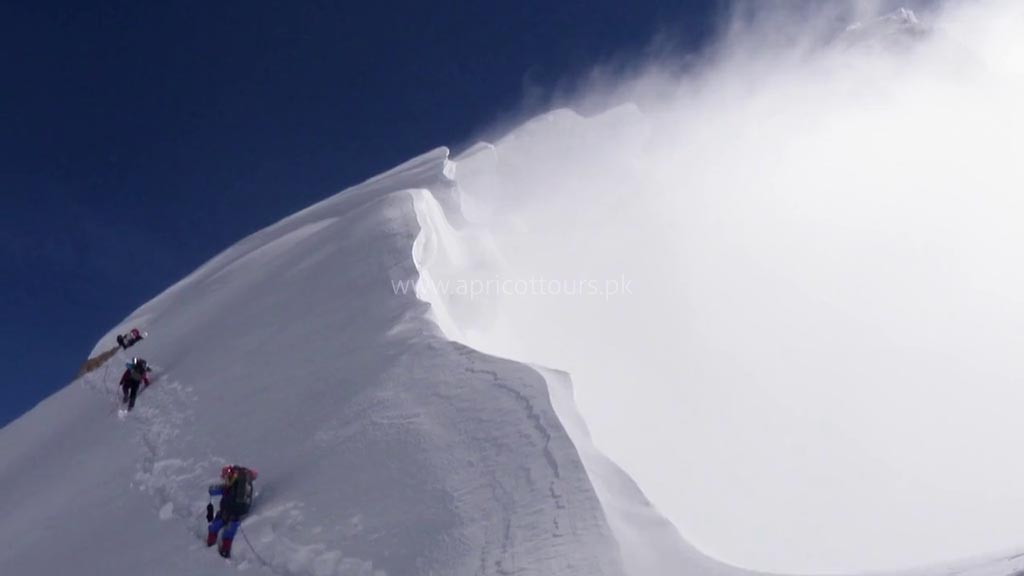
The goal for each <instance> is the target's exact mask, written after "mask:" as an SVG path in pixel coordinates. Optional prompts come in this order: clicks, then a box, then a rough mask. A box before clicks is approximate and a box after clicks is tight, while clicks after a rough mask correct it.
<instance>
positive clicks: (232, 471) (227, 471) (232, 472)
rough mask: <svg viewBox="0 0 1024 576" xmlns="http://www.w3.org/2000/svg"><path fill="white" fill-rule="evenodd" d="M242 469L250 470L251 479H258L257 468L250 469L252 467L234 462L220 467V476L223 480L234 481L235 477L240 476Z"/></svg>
mask: <svg viewBox="0 0 1024 576" xmlns="http://www.w3.org/2000/svg"><path fill="white" fill-rule="evenodd" d="M242 470H246V471H248V472H249V479H250V480H255V479H256V471H255V470H250V469H247V468H243V467H242V466H235V465H234V464H232V465H230V466H225V467H223V468H221V469H220V477H221V479H222V480H226V481H228V482H234V480H235V478H237V477H238V473H239V472H241V471H242Z"/></svg>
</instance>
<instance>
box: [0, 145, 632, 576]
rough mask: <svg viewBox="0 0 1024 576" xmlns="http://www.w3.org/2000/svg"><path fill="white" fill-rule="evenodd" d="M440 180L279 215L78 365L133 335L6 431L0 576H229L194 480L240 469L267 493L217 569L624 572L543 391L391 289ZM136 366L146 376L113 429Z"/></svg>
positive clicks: (402, 174)
mask: <svg viewBox="0 0 1024 576" xmlns="http://www.w3.org/2000/svg"><path fill="white" fill-rule="evenodd" d="M446 170H447V171H449V173H450V165H449V163H448V161H447V150H444V149H439V150H436V151H434V152H431V153H429V154H426V155H424V156H422V157H419V158H417V159H414V160H412V161H410V162H408V163H406V164H404V165H402V166H400V167H398V168H396V169H395V170H393V171H391V172H389V173H387V174H385V175H383V176H381V177H378V178H375V179H373V180H370V181H368V182H366V183H364V184H362V185H360V186H358V187H356V188H353V189H350V190H348V191H345V192H343V193H340V194H338V195H337V196H335V197H333V198H331V199H328V200H326V201H324V202H321V203H320V204H317V205H316V206H313V207H311V208H309V209H307V210H304V211H302V212H300V213H298V214H296V215H294V216H292V217H290V218H286V219H285V220H282V221H281V222H279V223H277V224H275V225H273V226H271V227H269V228H267V229H265V230H263V231H260V232H258V233H256V234H253V235H252V236H250V237H248V238H246V239H244V240H243V241H241V242H239V243H238V244H237V245H235V246H233V247H231V248H230V249H228V250H226V251H225V252H223V253H222V254H220V255H219V256H217V257H216V258H214V259H213V260H211V261H210V262H208V263H207V264H205V265H204V266H202V267H201V268H200V269H198V270H197V271H195V272H194V273H193V274H191V275H190V276H188V277H187V278H185V279H184V280H182V281H181V282H179V283H178V284H176V285H174V286H172V287H171V288H169V289H168V290H167V291H165V292H164V293H163V294H161V295H160V296H158V297H157V298H155V299H153V300H152V301H151V302H149V303H147V304H146V305H144V306H142V307H141V308H140V309H139V310H137V311H136V312H135V313H133V314H132V315H131V316H129V317H128V318H126V319H125V321H124V322H123V323H121V324H120V325H118V326H115V327H113V328H112V329H111V331H110V333H109V334H107V335H106V336H105V337H104V338H102V339H101V340H100V341H99V342H98V343H97V344H96V348H95V350H94V353H97V352H99V351H102V350H104V349H107V348H109V346H110V344H111V342H113V340H114V337H115V335H116V334H117V333H119V332H124V331H126V330H127V329H130V328H132V327H138V328H140V329H144V330H147V331H148V332H149V333H150V337H149V338H147V339H146V340H145V341H143V342H142V343H140V344H139V345H137V346H135V347H133V348H132V349H131V350H129V351H127V352H122V353H120V354H119V355H118V356H117V357H115V359H114V360H112V361H111V362H110V363H109V364H108V366H106V367H104V368H101V369H99V370H97V371H95V372H93V373H91V374H89V375H86V376H84V377H83V378H81V379H79V380H78V381H76V382H74V383H72V384H71V385H70V386H68V387H67V388H65V389H64V390H62V391H61V392H59V393H57V394H55V395H54V396H52V397H51V398H49V399H47V400H46V401H44V402H42V403H41V404H40V405H39V406H37V407H36V408H35V409H34V410H32V411H31V412H29V413H28V414H26V415H24V416H23V417H22V418H20V419H18V420H17V421H15V422H13V423H11V424H10V425H8V426H7V427H5V428H4V430H3V433H2V434H0V485H2V486H4V490H3V491H2V493H0V512H2V516H3V518H4V521H3V522H2V523H0V542H3V547H2V548H0V567H2V569H0V572H2V573H3V574H56V573H67V572H68V571H69V570H72V569H73V570H76V571H77V572H79V573H81V571H82V570H85V572H87V573H95V574H112V575H116V574H140V573H142V574H195V573H215V572H223V571H224V570H225V569H226V568H225V565H224V561H223V560H221V559H220V558H219V557H217V556H216V554H215V553H214V552H213V551H211V550H207V549H206V548H205V545H204V543H203V542H202V541H201V538H202V536H203V534H204V530H205V522H204V520H203V519H202V514H203V511H204V508H205V505H206V502H207V499H206V496H205V488H206V485H207V484H208V483H210V482H211V481H213V480H215V479H216V473H217V471H218V470H219V469H220V467H221V466H223V465H224V464H227V463H240V464H244V465H247V466H252V467H254V468H255V469H257V470H258V471H259V473H260V478H259V480H258V481H257V483H256V486H257V504H256V507H255V509H254V511H253V513H252V514H251V515H250V517H249V518H248V519H247V520H246V521H245V522H244V523H243V530H244V537H245V538H247V539H248V543H247V542H246V541H245V539H244V538H243V537H242V536H241V535H240V537H239V539H238V541H237V542H236V544H235V547H234V559H233V560H232V561H231V564H230V565H229V566H237V567H238V568H239V569H244V570H247V571H250V572H252V573H277V574H316V575H327V574H345V575H349V574H360V575H362V574H365V575H374V576H378V575H383V574H390V575H405V574H409V575H416V574H423V575H426V574H538V575H577V574H579V575H583V574H587V575H599V574H609V575H613V574H621V573H623V564H622V560H621V557H620V554H619V549H618V546H617V544H616V542H615V540H614V539H613V536H612V533H611V531H610V529H609V526H608V522H607V520H606V517H605V514H604V511H603V509H602V507H601V505H600V503H599V501H598V499H597V495H596V493H595V490H594V488H593V487H592V484H591V482H590V481H589V479H588V477H587V474H586V471H585V470H584V467H583V464H582V462H581V459H580V457H579V454H578V452H577V448H576V446H575V445H574V444H573V442H572V441H571V440H570V438H569V436H568V435H567V433H566V431H565V429H564V427H563V426H562V425H561V424H560V422H559V419H558V416H557V415H556V413H555V411H554V409H553V407H552V403H551V400H550V398H549V395H548V388H547V385H546V381H545V379H544V378H543V377H542V376H541V375H540V374H539V373H538V371H536V370H534V369H532V368H530V367H529V366H526V365H523V364H518V363H515V362H511V361H508V360H502V359H499V358H494V357H489V356H486V355H484V354H481V353H478V352H475V351H473V350H471V349H470V348H468V347H466V346H464V345H461V344H458V343H455V342H452V341H449V340H448V339H447V338H445V337H444V336H443V334H442V332H441V331H440V330H439V328H438V326H437V325H436V324H435V323H434V322H433V321H432V320H431V317H430V315H429V306H428V305H427V304H426V303H424V302H423V301H421V300H420V299H418V298H417V297H416V294H415V293H414V292H409V293H402V292H401V291H398V290H395V289H393V284H392V282H393V281H402V280H407V279H410V278H412V279H415V278H416V276H417V270H416V268H415V265H414V261H413V246H414V243H415V242H416V240H417V237H418V234H419V228H418V225H417V210H416V199H415V198H416V195H421V196H423V197H427V196H429V198H430V201H431V202H434V203H435V204H436V202H437V201H436V200H434V199H435V198H441V199H442V201H445V202H449V201H450V193H451V190H452V183H451V181H450V179H449V178H448V176H447V175H446ZM446 195H449V197H447V198H446ZM129 355H140V356H143V357H146V358H148V359H149V360H150V362H151V363H152V364H153V365H154V366H155V367H156V370H155V376H154V383H153V385H152V386H151V387H150V388H149V389H147V390H144V391H143V392H142V393H141V395H140V397H139V401H138V404H137V407H136V410H135V411H134V412H133V413H132V414H130V415H129V416H128V418H127V419H125V420H124V421H119V420H118V418H117V417H116V416H115V409H116V406H117V391H116V383H117V380H118V378H119V376H120V372H121V371H122V370H123V363H124V361H125V360H126V359H127V357H128V356H129ZM250 543H251V547H250V546H249V544H250Z"/></svg>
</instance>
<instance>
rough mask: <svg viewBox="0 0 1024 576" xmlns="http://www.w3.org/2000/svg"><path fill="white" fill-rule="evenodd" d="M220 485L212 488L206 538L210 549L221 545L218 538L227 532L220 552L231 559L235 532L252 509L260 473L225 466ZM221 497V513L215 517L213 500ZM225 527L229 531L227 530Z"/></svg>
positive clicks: (207, 508)
mask: <svg viewBox="0 0 1024 576" xmlns="http://www.w3.org/2000/svg"><path fill="white" fill-rule="evenodd" d="M220 478H221V483H220V484H214V485H213V486H210V489H209V493H210V498H211V500H210V503H209V504H207V505H206V520H207V521H208V522H209V523H210V526H209V531H208V533H207V535H206V545H207V546H213V545H214V544H216V543H217V534H218V533H219V532H220V531H221V529H224V534H223V536H221V539H220V547H219V548H218V549H217V551H218V552H220V555H221V556H223V557H225V558H230V557H231V543H232V542H233V541H234V539H235V532H238V527H239V525H241V523H242V518H243V517H244V516H245V515H246V514H248V513H249V508H251V507H252V494H253V491H252V481H253V480H255V479H256V471H255V470H250V469H248V468H244V467H242V466H225V467H224V468H223V469H221V471H220ZM214 496H220V509H219V510H218V511H217V515H216V516H214V514H213V500H212V499H213V497H214ZM225 526H226V527H227V528H225Z"/></svg>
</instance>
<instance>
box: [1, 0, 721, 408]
mask: <svg viewBox="0 0 1024 576" xmlns="http://www.w3.org/2000/svg"><path fill="white" fill-rule="evenodd" d="M718 13H719V3H718V2H716V1H715V0H693V1H685V0H677V1H654V0H650V1H646V0H634V1H633V2H629V3H626V2H621V1H612V0H586V1H565V0H563V1H532V0H513V1H480V2H470V1H465V2H443V1H435V2H421V1H406V2H374V1H370V2H358V3H357V2H341V1H338V2H323V1H297V2H284V1H281V2H267V1H252V0H246V1H228V2H221V1H218V2H193V1H179V2H165V3H151V2H137V1H128V2H99V3H97V2H73V1H69V2H35V1H26V2H13V3H12V2H0V74H2V84H0V86H2V88H0V198H2V202H3V204H2V207H0V287H2V294H0V296H2V298H0V330H2V332H0V338H2V342H0V346H2V350H3V351H2V353H0V424H5V423H7V422H9V421H10V420H11V419H13V418H15V417H17V416H18V415H19V414H21V413H23V412H24V411H26V410H28V409H30V408H31V407H32V406H33V405H35V404H36V403H37V402H39V401H40V400H42V399H43V398H45V397H46V396H48V395H49V394H51V393H53V392H54V391H56V390H57V389H59V388H60V387H62V386H64V385H66V384H67V383H68V382H69V381H70V380H71V378H72V376H73V375H74V373H75V371H76V370H77V368H78V366H79V365H80V363H81V362H82V361H83V360H84V359H85V357H86V355H87V353H88V352H89V350H90V349H91V347H92V346H93V344H94V343H95V342H96V340H97V339H98V338H99V337H100V336H101V335H102V334H103V333H104V332H106V330H108V329H109V328H110V327H111V326H112V325H114V324H115V323H117V322H118V321H120V320H121V319H122V318H124V317H125V316H126V315H127V314H128V313H130V312H131V311H132V310H134V309H135V308H136V307H138V306H139V305H141V304H143V303H144V302H146V301H147V300H149V299H150V298H152V297H153V296H155V295H156V294H158V293H159V292H160V291H161V290H163V289H164V288H166V287H167V286H169V285H170V284H171V283H173V282H175V281H177V280H179V279H180V278H182V277H183V276H184V275H186V274H188V273H189V272H191V271H192V270H193V269H194V268H196V267H197V266H199V265H200V264H202V263H203V262H204V261H205V260H207V259H208V258H210V257H211V256H213V255H215V254H216V253H217V252H219V251H221V250H223V249H224V248H226V247H228V246H230V245H231V244H233V243H234V242H236V241H237V240H239V239H241V238H242V237H243V236H245V235H247V234H249V233H251V232H254V231H256V230H258V229H260V228H262V227H264V226H266V225H268V224H271V223H273V222H275V221H276V220H278V219H280V218H283V217H285V216H287V215H289V214H291V213H293V212H295V211H297V210H299V209H301V208H303V207H305V206H307V205H309V204H311V203H313V202H315V201H318V200H320V199H323V198H325V197H327V196H329V195H331V194H333V193H335V192H337V191H338V190H340V189H342V188H345V187H347V186H350V185H352V184H355V183H357V182H359V181H361V180H363V179H365V178H367V177H370V176H373V175H375V174H376V173H378V172H380V171H382V170H385V169H387V168H390V167H391V166H393V165H395V164H397V163H399V162H401V161H403V160H406V159H408V158H409V157H411V156H414V155H416V154H419V153H421V152H424V151H426V150H428V149H430V148H433V147H436V146H439V145H452V146H458V145H459V144H462V143H465V142H466V140H467V139H469V138H471V137H472V136H474V135H475V133H476V131H478V130H480V129H482V128H485V127H487V126H488V125H490V124H492V123H494V122H495V121H496V120H498V119H501V118H503V117H507V116H508V115H510V114H513V113H516V112H517V111H520V110H521V109H522V107H523V103H524V102H534V104H533V105H534V106H540V104H536V103H537V102H543V101H544V97H543V96H544V95H545V94H550V93H551V92H552V91H553V90H554V89H555V88H556V87H557V86H559V85H561V84H564V83H565V82H567V81H568V82H570V83H571V82H572V80H573V79H576V78H579V77H580V76H581V75H583V74H585V73H586V72H587V71H588V70H590V69H591V68H592V67H593V66H595V65H598V64H602V63H606V62H609V61H631V60H635V59H639V58H642V57H643V55H644V53H645V51H646V50H647V48H648V47H649V46H650V44H651V41H652V39H653V38H655V37H656V36H663V37H667V38H669V39H670V43H673V44H674V45H675V46H676V47H677V49H678V50H679V51H680V53H682V52H685V51H687V50H692V49H693V48H694V47H696V46H698V45H699V43H700V42H701V41H702V40H703V39H704V38H706V37H707V36H708V34H709V30H710V27H711V23H712V20H713V18H714V16H715V15H716V14H718ZM537 94H540V95H541V97H540V98H537ZM528 107H529V106H528ZM536 111H540V110H539V109H538V110H536Z"/></svg>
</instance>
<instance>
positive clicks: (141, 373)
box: [121, 358, 150, 410]
mask: <svg viewBox="0 0 1024 576" xmlns="http://www.w3.org/2000/svg"><path fill="white" fill-rule="evenodd" d="M125 367H126V368H127V369H126V370H125V371H124V374H123V375H122V376H121V391H122V392H123V393H124V394H123V395H122V397H121V403H122V404H127V405H128V410H131V409H132V408H134V407H135V396H136V395H138V393H139V385H140V384H145V385H146V386H149V377H147V376H146V374H147V373H149V371H150V367H149V366H148V365H147V364H146V361H145V360H143V359H142V358H132V361H131V362H129V363H127V364H125Z"/></svg>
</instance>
